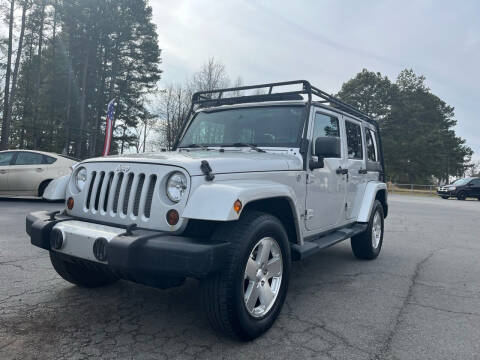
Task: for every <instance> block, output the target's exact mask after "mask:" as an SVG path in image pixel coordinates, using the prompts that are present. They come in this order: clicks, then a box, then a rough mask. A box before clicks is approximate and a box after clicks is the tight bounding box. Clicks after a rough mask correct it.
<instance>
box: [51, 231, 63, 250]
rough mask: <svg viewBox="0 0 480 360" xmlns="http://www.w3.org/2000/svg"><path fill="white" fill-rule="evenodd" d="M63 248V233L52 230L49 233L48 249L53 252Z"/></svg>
mask: <svg viewBox="0 0 480 360" xmlns="http://www.w3.org/2000/svg"><path fill="white" fill-rule="evenodd" d="M62 246H63V233H62V232H61V231H60V230H59V229H53V230H52V232H51V233H50V247H51V248H52V249H55V250H59V249H61V248H62Z"/></svg>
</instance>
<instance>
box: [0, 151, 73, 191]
mask: <svg viewBox="0 0 480 360" xmlns="http://www.w3.org/2000/svg"><path fill="white" fill-rule="evenodd" d="M76 163H77V161H75V160H74V159H71V158H68V157H65V156H63V155H58V154H53V153H48V152H43V151H33V150H6V151H0V196H38V197H42V195H43V192H44V191H45V189H46V187H47V186H48V184H49V183H50V181H52V180H53V179H55V178H58V177H60V176H64V175H67V174H70V173H71V172H72V167H73V165H74V164H76Z"/></svg>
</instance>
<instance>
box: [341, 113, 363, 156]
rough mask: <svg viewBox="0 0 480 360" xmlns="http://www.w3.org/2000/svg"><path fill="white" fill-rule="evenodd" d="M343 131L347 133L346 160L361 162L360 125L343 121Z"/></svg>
mask: <svg viewBox="0 0 480 360" xmlns="http://www.w3.org/2000/svg"><path fill="white" fill-rule="evenodd" d="M345 129H346V131H347V146H348V158H349V159H356V160H362V159H363V146H362V129H361V127H360V125H358V124H355V123H353V122H350V121H345Z"/></svg>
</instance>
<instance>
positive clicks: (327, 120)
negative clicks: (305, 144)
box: [313, 113, 340, 141]
mask: <svg viewBox="0 0 480 360" xmlns="http://www.w3.org/2000/svg"><path fill="white" fill-rule="evenodd" d="M321 136H333V137H340V132H339V131H338V119H337V118H335V117H333V116H329V115H325V114H320V113H316V114H315V124H314V125H313V139H314V141H315V139H316V138H317V137H321Z"/></svg>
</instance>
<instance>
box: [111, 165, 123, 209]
mask: <svg viewBox="0 0 480 360" xmlns="http://www.w3.org/2000/svg"><path fill="white" fill-rule="evenodd" d="M123 177H124V175H123V173H120V174H118V182H117V188H116V189H115V196H114V197H113V207H112V212H113V213H114V214H116V213H117V211H118V198H119V196H120V188H121V187H122V181H123Z"/></svg>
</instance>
